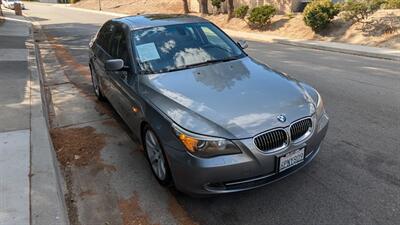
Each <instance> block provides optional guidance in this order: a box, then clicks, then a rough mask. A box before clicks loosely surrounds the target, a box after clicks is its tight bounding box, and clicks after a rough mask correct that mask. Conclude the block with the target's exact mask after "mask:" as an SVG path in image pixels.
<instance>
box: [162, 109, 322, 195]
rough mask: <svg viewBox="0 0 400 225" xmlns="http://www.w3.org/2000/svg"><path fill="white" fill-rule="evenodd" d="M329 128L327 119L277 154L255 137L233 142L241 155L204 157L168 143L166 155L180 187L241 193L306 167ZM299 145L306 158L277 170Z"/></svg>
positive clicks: (188, 190)
mask: <svg viewBox="0 0 400 225" xmlns="http://www.w3.org/2000/svg"><path fill="white" fill-rule="evenodd" d="M324 116H325V115H324ZM326 119H327V117H326ZM318 126H320V125H318ZM327 129H328V121H327V120H326V121H325V122H324V124H323V126H322V127H318V129H315V130H314V133H313V134H312V135H311V136H310V138H308V139H307V140H305V141H304V142H301V143H296V144H294V143H293V144H291V145H290V146H288V147H287V148H286V149H283V150H282V151H279V152H274V153H265V152H261V151H259V150H258V149H257V148H256V146H255V145H254V143H253V140H252V139H244V140H236V141H234V142H235V144H237V145H238V146H239V147H240V149H241V150H242V152H243V153H242V154H235V155H224V156H218V157H214V158H208V159H205V158H198V157H194V156H192V155H190V154H188V153H187V152H186V151H182V150H178V149H173V148H168V147H167V146H166V147H167V148H168V149H166V150H167V151H166V154H167V159H168V161H169V165H170V169H171V172H172V177H173V178H174V183H175V186H176V188H177V189H178V190H180V191H182V192H185V193H188V194H195V195H204V194H221V193H231V192H238V191H244V190H249V189H253V188H257V187H260V186H263V185H266V184H268V183H271V182H273V181H276V180H279V179H282V178H284V177H286V176H288V175H289V174H291V173H293V172H295V171H296V170H298V169H300V168H301V167H303V166H305V165H306V164H307V163H309V162H310V161H312V159H313V158H314V157H315V156H316V154H317V153H318V151H319V148H320V144H321V141H322V140H323V138H324V137H325V135H326V132H327ZM300 148H305V159H304V161H303V162H302V163H300V164H297V165H296V166H293V167H291V168H290V169H287V170H285V171H283V172H280V173H278V172H277V171H278V169H277V158H278V157H279V156H282V155H284V154H286V153H288V152H291V151H294V150H296V149H300Z"/></svg>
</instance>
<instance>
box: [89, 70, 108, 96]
mask: <svg viewBox="0 0 400 225" xmlns="http://www.w3.org/2000/svg"><path fill="white" fill-rule="evenodd" d="M90 75H91V77H92V85H93V90H94V94H95V95H96V97H97V99H98V100H100V101H105V100H106V98H105V97H104V95H103V93H102V92H101V88H100V82H99V78H98V76H97V74H96V73H95V72H94V71H93V69H92V67H90Z"/></svg>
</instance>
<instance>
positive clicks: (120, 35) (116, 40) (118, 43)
mask: <svg viewBox="0 0 400 225" xmlns="http://www.w3.org/2000/svg"><path fill="white" fill-rule="evenodd" d="M110 54H111V56H112V57H113V58H114V59H122V60H124V62H125V63H126V64H129V63H130V62H129V54H128V49H127V41H126V36H125V33H124V31H123V29H122V28H117V29H116V31H115V33H114V35H113V37H112V42H111V48H110Z"/></svg>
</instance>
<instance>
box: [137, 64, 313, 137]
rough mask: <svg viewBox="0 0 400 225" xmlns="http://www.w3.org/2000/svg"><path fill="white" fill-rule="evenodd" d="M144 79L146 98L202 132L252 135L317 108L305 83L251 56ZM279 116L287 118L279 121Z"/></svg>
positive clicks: (169, 115)
mask: <svg viewBox="0 0 400 225" xmlns="http://www.w3.org/2000/svg"><path fill="white" fill-rule="evenodd" d="M140 79H141V81H140V91H141V94H142V96H143V97H144V98H145V99H147V100H148V101H149V102H150V103H152V104H153V106H154V107H157V108H158V109H159V110H160V111H161V112H162V113H164V114H165V115H167V116H168V117H169V118H170V119H171V120H173V121H174V122H175V123H176V124H178V125H179V126H181V127H182V128H184V129H186V130H189V131H191V132H194V133H198V134H204V135H210V136H217V137H224V138H230V139H241V138H249V137H253V136H255V135H256V134H259V133H261V132H263V131H266V130H269V129H272V128H276V127H285V126H288V125H289V124H290V123H291V122H293V121H295V120H297V119H299V118H302V117H306V116H310V115H311V114H312V113H313V112H314V109H315V107H314V101H313V100H312V98H311V97H310V95H309V94H308V93H307V91H306V90H305V88H304V86H303V85H302V84H301V83H300V82H298V81H296V80H293V79H291V78H289V77H288V76H285V75H283V74H281V73H278V72H276V71H273V70H272V69H270V68H268V67H267V66H265V65H263V64H261V63H258V62H257V61H255V60H253V59H251V58H250V57H244V58H242V59H238V60H234V61H229V62H224V63H217V64H212V65H208V66H202V67H197V68H193V69H188V70H181V71H176V72H169V73H161V74H153V75H143V76H140ZM279 115H285V117H286V118H287V119H286V121H285V122H280V121H278V120H277V116H279Z"/></svg>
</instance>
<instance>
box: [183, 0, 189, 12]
mask: <svg viewBox="0 0 400 225" xmlns="http://www.w3.org/2000/svg"><path fill="white" fill-rule="evenodd" d="M182 1H183V13H185V14H188V13H189V4H188V0H182Z"/></svg>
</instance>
